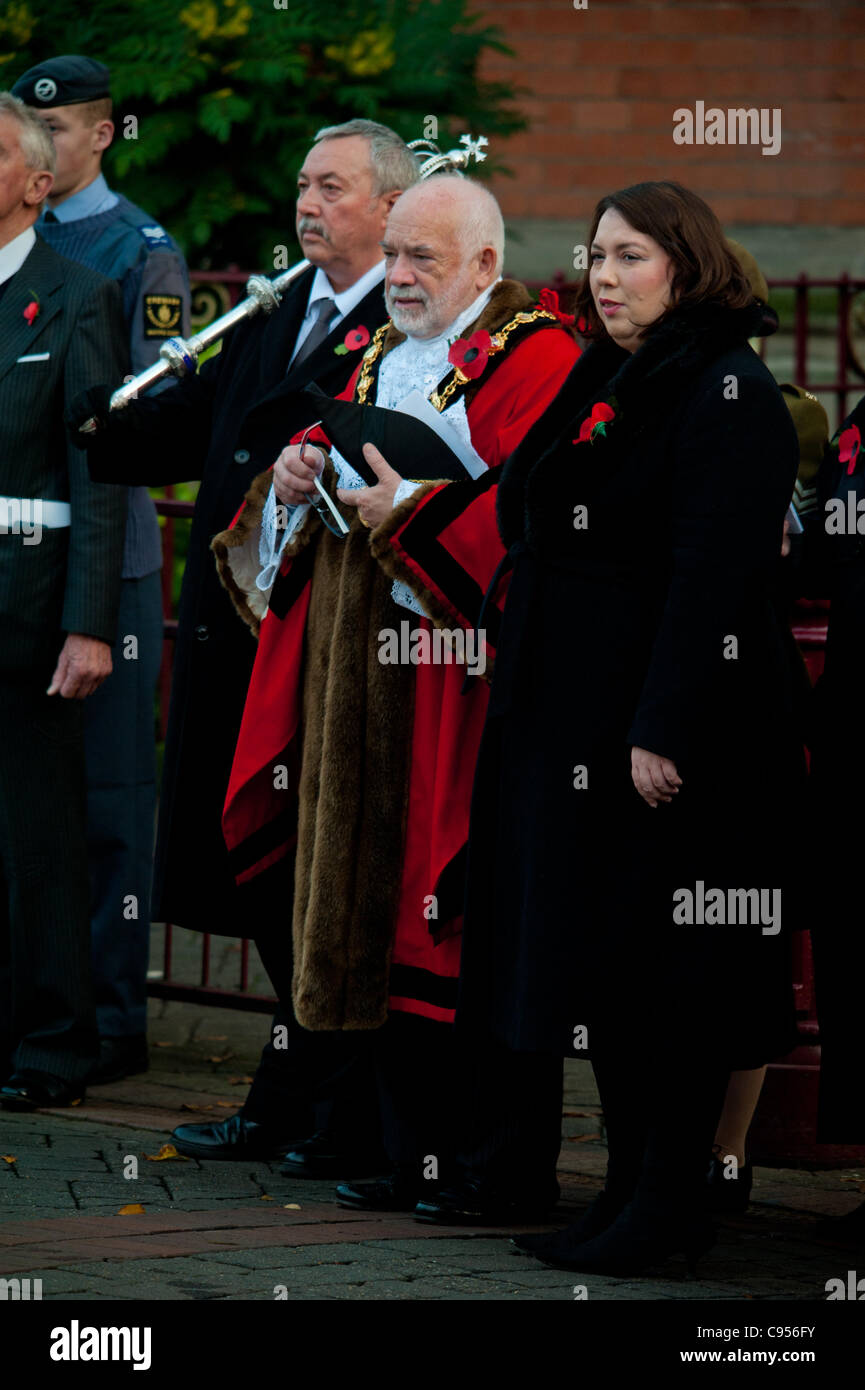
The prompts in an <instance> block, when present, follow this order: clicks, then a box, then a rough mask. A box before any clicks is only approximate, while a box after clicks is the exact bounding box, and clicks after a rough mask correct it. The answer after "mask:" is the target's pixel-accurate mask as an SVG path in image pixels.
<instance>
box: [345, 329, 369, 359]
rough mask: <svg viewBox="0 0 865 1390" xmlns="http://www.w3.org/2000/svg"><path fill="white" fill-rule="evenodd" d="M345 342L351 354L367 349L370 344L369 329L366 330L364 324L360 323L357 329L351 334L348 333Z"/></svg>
mask: <svg viewBox="0 0 865 1390" xmlns="http://www.w3.org/2000/svg"><path fill="white" fill-rule="evenodd" d="M343 342H344V343H345V345H346V347H347V348H348V350H349V352H354V351H356V349H357V348H362V347H366V345H367V343H368V342H369V329H368V328H364V326H363V324H362V323H359V324H358V326H357V328H352V329H351V331H350V332H349V333H346V335H345V338H344V339H343Z"/></svg>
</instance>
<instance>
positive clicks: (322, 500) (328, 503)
mask: <svg viewBox="0 0 865 1390" xmlns="http://www.w3.org/2000/svg"><path fill="white" fill-rule="evenodd" d="M320 424H321V420H316V422H315V424H314V425H310V427H309V429H307V430H304V432H303V435H302V436H301V440H300V461H301V463H303V462H304V457H303V451H304V449H305V448H306V444H307V441H308V439H309V436H310V435H311V434H312V432H313V430H317V429H318V427H319V425H320ZM313 482H314V483H315V486H316V488H317V489H318V494H319V495H318V497H311V498H310V499H309V500H310V505H311V506H313V507H314V508H315V510H316V511H317V512H318V514H319V516H320V517H321V519H322V521H323V522H324V524H325V526H326V527H327V529H328V531H330V532H331V533H332V534H333V535H334V536H339V537H342V536H347V535H348V529H349V528H348V526H347V525H346V523H345V521H344V520H343V518H342V516H341V515H340V513H339V512H338V511H337V509H336V507H335V505H334V503H333V501H332V500H331V498H330V497H329V496H328V494H327V492H326V490H325V488H324V487H323V486H322V484H321V482H320V481H319V479H318V476H316V477H315V478H313ZM334 521H335V522H336V525H334Z"/></svg>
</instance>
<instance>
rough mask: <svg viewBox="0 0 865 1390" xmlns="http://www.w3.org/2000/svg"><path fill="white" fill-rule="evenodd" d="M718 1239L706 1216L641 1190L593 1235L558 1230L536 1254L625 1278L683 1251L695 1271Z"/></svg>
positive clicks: (545, 1260) (559, 1264)
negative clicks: (585, 1236)
mask: <svg viewBox="0 0 865 1390" xmlns="http://www.w3.org/2000/svg"><path fill="white" fill-rule="evenodd" d="M714 1243H715V1231H714V1228H713V1226H712V1225H711V1222H710V1221H709V1220H708V1218H707V1217H704V1216H701V1215H700V1214H699V1213H698V1214H694V1213H685V1212H682V1211H678V1210H671V1209H665V1208H664V1206H663V1204H661V1203H659V1202H657V1201H651V1202H650V1201H648V1200H647V1199H645V1198H644V1196H643V1195H642V1194H639V1195H637V1196H635V1197H634V1198H633V1200H632V1201H630V1202H629V1203H628V1205H627V1206H626V1207H625V1208H624V1209H623V1210H622V1211H621V1212H620V1213H619V1215H618V1216H617V1217H616V1220H615V1221H614V1222H613V1224H612V1225H611V1226H608V1227H607V1229H606V1230H605V1231H602V1232H601V1233H600V1235H597V1236H595V1237H594V1238H593V1239H591V1240H584V1241H575V1240H574V1239H573V1237H572V1236H571V1235H570V1233H569V1232H568V1231H558V1232H557V1233H556V1234H555V1235H553V1236H550V1237H549V1239H548V1240H547V1242H546V1243H545V1244H544V1245H542V1246H537V1247H536V1248H535V1249H534V1250H533V1251H532V1254H533V1255H534V1256H535V1258H536V1259H538V1260H540V1261H541V1263H542V1264H545V1265H551V1266H552V1267H553V1268H554V1269H570V1270H577V1271H578V1272H579V1273H582V1274H610V1275H618V1276H621V1277H625V1276H627V1275H632V1274H642V1273H644V1272H645V1271H646V1270H647V1269H650V1268H652V1266H654V1265H657V1264H661V1263H662V1262H663V1261H664V1260H666V1259H667V1258H668V1256H670V1255H675V1254H677V1253H679V1252H681V1253H683V1254H684V1256H685V1259H686V1261H687V1264H688V1269H689V1272H690V1273H691V1274H695V1273H696V1268H697V1260H698V1259H699V1257H700V1256H701V1255H703V1254H705V1252H706V1251H707V1250H710V1249H711V1247H712V1246H713V1245H714Z"/></svg>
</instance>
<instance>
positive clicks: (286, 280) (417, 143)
mask: <svg viewBox="0 0 865 1390" xmlns="http://www.w3.org/2000/svg"><path fill="white" fill-rule="evenodd" d="M487 143H488V142H487V137H486V136H485V135H479V136H478V137H477V139H473V138H472V136H471V135H461V136H460V145H461V146H462V149H454V150H448V151H447V153H446V154H442V152H441V151H440V150H439V148H438V146H437V145H435V144H434V143H433V142H432V141H431V140H412V141H411V142H410V144H409V149H410V150H414V149H416V150H417V151H418V153H419V154H426V155H427V156H428V157H427V158H426V159H425V160H424V162H423V163H422V164H421V167H420V176H421V178H422V179H428V178H429V177H430V175H432V174H440V173H442V172H443V171H444V170H450V171H456V172H461V171H462V170H463V169H465V168H467V167H468V165H469V164H470V162H471V161H472V160H474V161H475V163H477V164H481V163H483V161H484V160H485V159H486V154H485V153H484V147H485V146H486V144H487ZM308 267H309V261H306V260H303V261H298V263H297V265H293V266H291V268H290V269H289V270H284V271H283V272H282V274H281V275H277V276H276V278H275V279H273V280H268V278H267V276H266V275H251V276H250V278H249V279H248V280H247V282H246V293H247V298H246V299H244V300H242V301H241V303H240V304H235V306H234V308H233V309H229V311H228V313H227V314H223V315H222V317H221V318H218V319H214V320H213V323H209V324H208V325H207V327H206V328H202V330H201V332H200V333H196V334H195V336H194V337H192V338H169V339H168V340H167V341H166V342H164V343H163V344H162V347H161V348H160V349H159V361H158V362H154V363H153V365H152V366H150V367H148V368H147V369H146V370H145V371H143V372H139V373H138V376H134V377H132V378H131V379H130V380H129V381H127V382H125V384H124V385H123V386H121V387H119V388H118V390H117V391H115V392H114V394H113V396H112V397H111V401H110V403H109V406H110V409H111V410H120V409H122V408H123V406H125V405H127V404H128V402H129V401H131V400H134V399H135V397H136V396H137V395H138V394H139V392H141V391H147V390H149V388H150V387H151V386H155V385H156V383H157V381H162V380H163V378H165V377H167V376H176V377H183V376H186V375H187V373H189V372H194V371H195V370H196V368H197V366H198V359H199V357H200V355H201V353H202V352H204V350H205V348H208V347H210V346H211V344H212V343H218V342H219V340H220V339H221V338H224V337H225V335H226V333H228V332H229V330H230V329H232V328H234V326H235V324H238V323H242V322H243V321H244V319H251V318H253V317H254V316H255V315H256V314H257V313H258V312H259V311H261V312H263V313H265V314H272V313H273V311H274V309H275V308H276V307H277V305H278V304H279V303H280V301H281V300H282V296H283V293H284V291H285V290H286V289H288V286H289V285H290V284H291V283H292V282H293V281H294V280H296V279H297V277H298V275H302V274H303V272H304V271H305V270H306V269H308ZM98 427H99V426H98V421H97V419H96V418H95V416H94V417H92V418H91V419H89V420H86V421H85V422H84V424H83V425H81V426H80V432H81V433H82V434H92V433H93V432H94V431H95V430H96V429H98Z"/></svg>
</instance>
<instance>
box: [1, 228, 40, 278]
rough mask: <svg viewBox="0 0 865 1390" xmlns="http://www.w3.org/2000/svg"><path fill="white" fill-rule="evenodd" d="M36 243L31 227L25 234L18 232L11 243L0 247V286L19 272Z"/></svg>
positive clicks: (8, 242)
mask: <svg viewBox="0 0 865 1390" xmlns="http://www.w3.org/2000/svg"><path fill="white" fill-rule="evenodd" d="M35 242H36V233H35V232H34V230H33V228H32V227H28V228H27V230H26V231H25V232H19V233H18V235H17V236H16V237H13V238H12V240H11V241H7V243H6V245H5V246H0V285H2V284H4V283H5V282H6V281H7V280H11V279H12V276H13V275H15V274H16V272H17V271H19V270H20V269H21V267H22V265H23V264H24V262H25V261H26V259H27V257H28V256H29V255H30V252H31V251H32V249H33V246H34V244H35Z"/></svg>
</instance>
